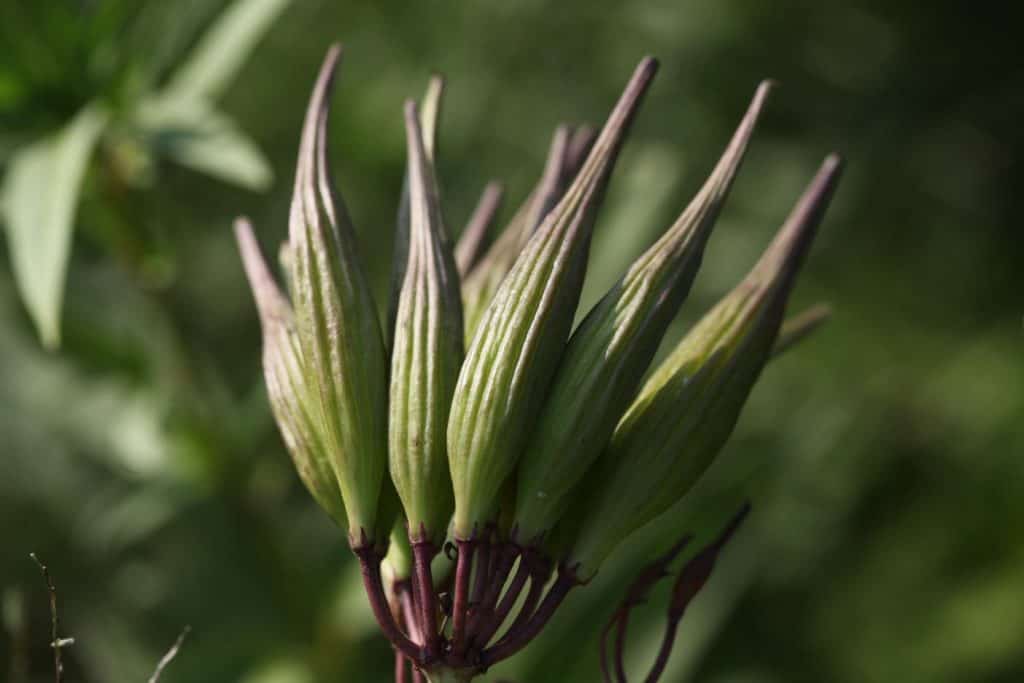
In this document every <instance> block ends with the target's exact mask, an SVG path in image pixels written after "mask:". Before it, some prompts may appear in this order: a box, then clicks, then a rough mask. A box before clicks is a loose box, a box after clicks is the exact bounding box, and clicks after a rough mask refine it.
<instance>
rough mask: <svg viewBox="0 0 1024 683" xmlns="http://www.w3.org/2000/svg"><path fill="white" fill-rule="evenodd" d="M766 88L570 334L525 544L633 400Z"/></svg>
mask: <svg viewBox="0 0 1024 683" xmlns="http://www.w3.org/2000/svg"><path fill="white" fill-rule="evenodd" d="M769 87H770V85H769V83H767V82H765V83H762V84H761V86H760V87H759V88H758V89H757V93H756V94H755V95H754V99H753V101H752V103H751V104H750V107H749V109H748V111H747V113H746V115H745V116H744V117H743V120H742V122H741V123H740V125H739V128H738V129H737V131H736V133H735V135H734V136H733V138H732V141H731V142H730V144H729V146H728V147H727V148H726V150H725V153H724V154H723V155H722V158H721V160H720V161H719V162H718V165H717V166H716V167H715V169H714V171H712V173H711V176H710V177H709V178H708V179H707V181H706V182H705V184H704V186H703V187H702V188H701V190H700V192H698V193H697V196H696V197H695V198H694V199H693V201H692V202H691V203H690V205H689V206H688V207H687V208H686V210H685V211H683V213H682V215H681V216H680V217H679V218H678V219H677V220H676V222H675V224H674V225H672V227H671V228H669V230H668V231H667V232H666V233H665V234H664V235H662V237H661V239H659V240H658V241H657V242H655V244H654V245H653V246H651V248H650V249H648V250H647V252H646V253H644V254H643V255H642V256H641V257H640V258H639V259H637V260H636V261H635V262H634V263H633V265H632V266H630V268H629V270H628V271H627V272H626V274H625V275H624V276H623V278H622V279H621V280H619V282H618V283H617V284H616V285H615V286H614V287H612V289H611V290H610V291H609V292H608V293H607V294H605V296H604V297H603V298H602V299H601V301H600V302H599V303H598V304H597V305H596V306H595V307H594V308H593V309H592V310H591V311H590V313H588V314H587V317H586V318H585V319H584V320H583V322H582V323H580V326H579V327H578V328H577V329H576V331H575V332H574V333H573V335H572V337H571V338H570V340H569V345H568V347H567V348H566V351H565V355H564V357H563V358H562V361H561V364H560V365H559V368H558V373H557V374H556V375H555V379H554V381H553V383H552V385H551V389H550V390H549V392H548V399H547V401H546V402H545V404H544V408H543V410H542V411H541V415H540V418H539V422H538V425H537V429H536V430H535V431H534V432H533V434H532V436H531V437H530V440H529V442H528V445H527V447H526V450H525V451H524V453H523V456H522V459H521V460H520V463H519V469H518V492H517V496H516V513H515V521H516V525H517V529H516V533H517V536H518V538H519V540H520V541H522V542H526V543H531V542H535V541H537V540H538V537H539V536H541V535H542V534H544V533H545V532H547V531H549V530H550V529H551V527H552V526H553V525H554V524H555V522H556V521H557V520H558V517H559V516H560V514H561V513H562V511H563V509H564V507H565V505H566V503H567V502H568V499H569V497H570V496H569V494H570V492H571V491H572V489H573V488H574V487H575V486H576V484H577V483H579V481H580V479H581V478H582V477H583V475H584V474H585V473H586V471H587V469H588V468H589V467H590V465H591V464H592V463H593V462H594V460H595V459H597V457H598V456H599V455H600V454H601V451H602V450H603V449H604V447H605V445H607V443H608V440H609V439H610V438H611V435H612V431H613V430H614V429H615V424H616V422H617V421H618V419H619V418H620V417H621V416H622V413H623V412H624V411H625V409H626V408H627V407H628V406H629V403H630V401H631V400H632V399H633V398H634V397H635V396H636V391H637V388H638V387H639V386H640V381H641V379H642V377H643V374H644V372H646V370H647V367H648V366H649V365H650V363H651V361H652V360H653V358H654V354H655V353H656V352H657V350H658V344H659V343H660V342H661V339H662V337H663V336H664V335H665V331H666V330H667V329H668V326H669V323H671V322H672V319H673V318H674V317H675V315H676V313H677V312H678V310H679V307H680V306H681V305H682V303H683V300H684V299H685V298H686V295H687V294H688V293H689V290H690V285H691V284H692V283H693V279H694V277H695V276H696V274H697V270H698V268H699V267H700V263H701V258H702V255H703V253H704V245H705V244H706V243H707V239H708V236H709V235H710V234H711V230H712V228H713V227H714V224H715V219H716V218H717V217H718V212H719V210H720V209H721V206H722V204H723V203H724V202H725V199H726V196H727V195H728V192H729V189H730V187H731V186H732V181H733V178H735V176H736V172H737V170H738V168H739V166H740V163H741V161H742V160H743V156H744V153H745V151H746V149H747V144H748V142H749V141H750V137H751V135H752V134H753V131H754V126H755V124H756V123H757V119H758V115H759V114H760V112H761V108H762V105H763V104H764V101H765V98H766V97H767V94H768V90H769Z"/></svg>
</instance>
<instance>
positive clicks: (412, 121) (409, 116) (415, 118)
mask: <svg viewBox="0 0 1024 683" xmlns="http://www.w3.org/2000/svg"><path fill="white" fill-rule="evenodd" d="M402 112H403V113H404V114H405V125H406V126H412V125H418V124H419V115H420V114H419V106H418V105H417V104H416V100H414V99H412V98H411V97H407V98H406V99H405V102H403V103H402Z"/></svg>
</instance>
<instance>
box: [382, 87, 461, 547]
mask: <svg viewBox="0 0 1024 683" xmlns="http://www.w3.org/2000/svg"><path fill="white" fill-rule="evenodd" d="M405 125H406V134H407V137H408V147H409V163H408V169H409V170H408V175H409V227H410V231H409V249H408V259H409V260H408V263H407V264H406V267H405V268H404V271H405V281H404V282H403V284H402V288H401V290H400V292H399V301H398V310H397V312H396V318H395V320H396V324H395V337H394V348H393V350H392V355H391V400H390V419H389V423H388V424H389V427H388V447H389V462H390V470H391V479H392V481H394V483H395V488H396V490H397V491H398V496H399V498H400V499H401V500H402V505H403V507H404V508H405V516H406V519H407V520H408V524H409V536H410V538H411V539H413V540H414V541H421V540H422V541H432V542H434V543H440V542H441V541H443V539H444V536H445V532H446V530H447V528H448V521H449V520H450V519H451V515H452V509H453V506H454V502H453V499H452V491H451V479H450V477H449V476H448V459H447V450H446V443H445V430H446V428H447V425H448V411H449V409H450V407H451V399H452V392H453V391H454V390H455V381H456V379H457V378H458V374H459V367H460V366H461V364H462V356H463V347H462V300H461V298H460V295H459V276H458V272H457V271H456V268H455V261H454V258H453V255H452V245H451V242H450V241H449V240H448V238H447V235H446V232H445V228H444V225H443V223H442V220H441V207H440V205H439V203H438V198H437V194H436V187H437V184H436V183H435V181H434V168H433V164H432V163H431V161H430V158H429V157H428V156H427V154H426V151H425V149H424V144H423V133H422V131H421V130H420V124H419V121H418V119H417V115H416V105H415V104H413V103H412V102H409V103H407V104H406V110H405Z"/></svg>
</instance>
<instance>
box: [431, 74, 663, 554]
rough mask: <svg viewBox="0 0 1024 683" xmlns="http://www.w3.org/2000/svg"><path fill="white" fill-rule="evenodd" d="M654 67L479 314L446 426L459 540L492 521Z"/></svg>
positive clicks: (568, 318)
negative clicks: (614, 168) (613, 171)
mask: <svg viewBox="0 0 1024 683" xmlns="http://www.w3.org/2000/svg"><path fill="white" fill-rule="evenodd" d="M655 70H656V62H655V61H654V60H653V59H649V58H648V59H645V60H643V61H642V62H641V63H640V65H639V66H638V67H637V69H636V71H635V72H634V74H633V78H632V79H631V80H630V83H629V85H628V86H627V87H626V90H625V92H624V93H623V95H622V97H621V98H620V99H619V102H618V103H617V104H616V106H615V109H614V110H613V111H612V114H611V116H610V117H609V119H608V122H607V123H606V124H605V127H604V130H603V131H602V132H601V135H600V136H599V138H598V140H597V142H595V143H594V148H593V150H591V152H590V155H589V157H588V158H587V161H586V162H585V163H584V165H583V168H582V169H581V170H580V173H579V175H578V176H577V177H576V179H575V180H574V181H573V184H572V186H570V188H569V190H568V191H567V192H566V193H565V196H564V197H563V198H562V199H561V201H560V202H559V203H558V205H557V206H556V207H555V208H554V209H552V210H551V212H550V213H549V214H548V216H547V218H545V219H544V223H543V224H542V225H541V226H540V227H539V228H538V229H537V231H536V232H535V233H534V234H533V236H532V237H531V238H530V240H529V242H528V243H527V245H526V247H525V248H524V249H523V252H522V254H520V256H519V258H518V259H517V260H516V262H515V264H514V265H513V267H512V270H511V271H509V274H508V275H507V276H506V277H505V279H504V280H503V282H502V284H501V286H500V287H499V288H498V291H497V293H496V294H495V296H494V299H493V301H491V303H490V304H489V306H488V308H487V310H486V311H485V312H484V315H483V317H482V319H481V321H480V326H479V329H478V330H477V332H476V334H475V335H474V337H473V341H472V343H471V344H470V346H469V350H468V352H467V354H466V361H465V363H464V364H463V366H462V370H461V372H460V374H459V381H458V385H457V386H456V389H455V396H454V399H453V404H452V412H451V418H450V420H449V424H448V456H449V460H450V464H451V473H452V483H453V485H454V490H455V519H454V532H455V536H456V538H461V539H466V538H472V537H473V536H474V535H475V534H476V533H477V532H478V531H479V530H482V528H483V525H484V524H486V523H487V522H488V521H491V520H492V518H493V515H494V512H495V508H496V498H497V496H498V492H499V491H500V490H501V487H502V484H503V483H504V482H505V479H506V478H507V477H508V476H509V474H511V472H512V470H513V468H514V467H515V464H516V460H517V458H518V456H519V454H520V452H521V450H522V446H523V443H524V438H525V436H527V435H528V434H529V432H530V430H531V429H532V427H533V425H534V422H535V420H536V415H537V412H538V410H539V408H540V403H541V400H542V397H543V396H544V394H545V392H546V390H547V387H548V385H549V384H550V382H551V378H552V376H553V375H554V372H555V369H556V367H557V364H558V361H559V359H560V357H561V355H562V351H563V350H564V347H565V342H566V340H567V338H568V336H569V332H570V330H571V327H572V322H573V316H574V314H575V310H576V306H577V304H578V303H579V296H580V289H581V288H582V284H583V275H584V271H585V270H586V262H587V253H588V250H589V246H590V236H591V232H592V228H593V224H594V217H595V213H596V210H597V207H598V205H599V203H600V199H601V197H602V195H603V192H604V187H605V185H606V184H607V179H608V176H609V175H610V172H611V168H612V166H613V165H614V161H615V158H616V156H617V154H618V150H619V147H620V146H621V142H622V138H623V137H624V135H625V133H626V131H627V129H628V127H629V123H630V121H631V119H632V118H633V114H634V113H635V111H636V109H637V107H638V105H639V101H640V99H641V96H642V95H643V93H644V92H645V91H646V89H647V86H648V84H649V83H650V80H651V78H652V77H653V75H654V72H655Z"/></svg>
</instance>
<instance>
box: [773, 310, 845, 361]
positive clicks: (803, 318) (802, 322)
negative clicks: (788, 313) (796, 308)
mask: <svg viewBox="0 0 1024 683" xmlns="http://www.w3.org/2000/svg"><path fill="white" fill-rule="evenodd" d="M831 317H832V309H831V308H829V307H828V305H827V304H815V305H813V306H811V307H810V308H808V309H807V310H806V311H803V312H801V313H798V314H797V315H795V316H793V317H792V318H786V321H785V322H784V323H782V329H780V330H779V338H778V339H776V340H775V346H774V347H772V358H774V357H775V356H778V355H781V354H783V353H785V352H786V351H788V350H790V349H791V348H793V347H794V346H796V345H797V344H799V343H800V342H802V341H803V340H804V339H806V338H807V337H809V336H810V335H812V334H814V333H815V332H817V331H818V328H819V327H821V326H822V325H824V324H825V323H827V322H828V319H829V318H831Z"/></svg>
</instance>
